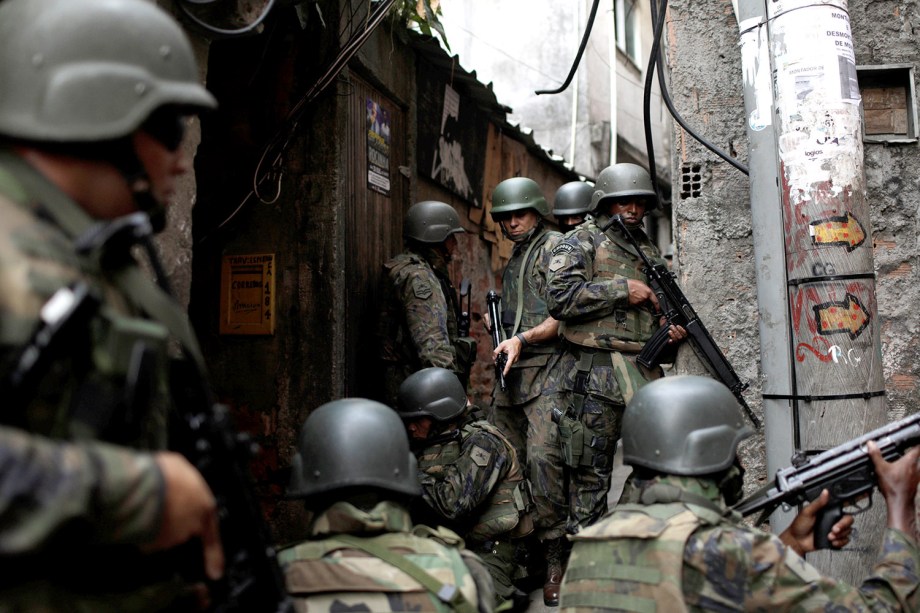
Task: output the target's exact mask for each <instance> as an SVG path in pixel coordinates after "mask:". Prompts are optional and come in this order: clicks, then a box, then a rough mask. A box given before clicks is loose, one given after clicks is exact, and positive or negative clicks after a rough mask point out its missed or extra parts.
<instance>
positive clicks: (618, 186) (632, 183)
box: [591, 164, 658, 211]
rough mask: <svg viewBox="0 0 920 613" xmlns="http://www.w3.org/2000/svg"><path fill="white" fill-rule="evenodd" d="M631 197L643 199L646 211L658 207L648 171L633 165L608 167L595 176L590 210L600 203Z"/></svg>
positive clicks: (594, 209) (656, 196) (595, 208)
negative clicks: (595, 181) (595, 180)
mask: <svg viewBox="0 0 920 613" xmlns="http://www.w3.org/2000/svg"><path fill="white" fill-rule="evenodd" d="M632 196H642V197H644V198H645V201H646V204H645V208H646V210H650V209H654V208H655V207H656V206H658V194H656V193H655V187H654V186H653V185H652V178H651V177H650V176H649V174H648V171H646V170H645V169H644V168H642V167H641V166H636V165H635V164H614V165H613V166H608V167H607V168H605V169H604V170H602V171H601V174H599V175H598V176H597V183H596V184H595V185H594V194H593V195H592V196H591V210H592V211H596V210H597V207H598V206H600V205H601V204H602V203H607V202H611V201H616V200H622V199H624V198H629V197H632Z"/></svg>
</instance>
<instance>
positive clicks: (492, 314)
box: [486, 289, 508, 391]
mask: <svg viewBox="0 0 920 613" xmlns="http://www.w3.org/2000/svg"><path fill="white" fill-rule="evenodd" d="M486 304H488V306H489V320H490V322H489V323H490V324H491V330H490V333H491V334H492V348H493V349H495V348H496V347H498V346H499V345H501V343H502V341H503V340H505V339H504V336H505V331H504V330H503V329H502V297H501V296H499V295H498V294H497V293H496V292H495V290H493V289H490V290H489V293H488V294H486ZM507 363H508V354H507V353H505V352H504V351H503V352H501V353H499V354H498V357H497V358H496V359H495V378H496V379H497V380H498V385H499V387H501V389H502V391H505V390H506V389H507V385H506V384H505V365H506V364H507Z"/></svg>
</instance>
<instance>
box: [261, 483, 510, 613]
mask: <svg viewBox="0 0 920 613" xmlns="http://www.w3.org/2000/svg"><path fill="white" fill-rule="evenodd" d="M339 534H349V535H354V536H358V537H360V538H362V539H364V540H367V541H370V542H372V543H374V544H376V545H377V546H380V547H385V548H386V549H389V550H390V551H393V552H397V553H398V555H401V556H404V557H405V558H407V559H409V560H410V561H411V562H413V563H414V564H415V565H417V566H419V567H421V568H422V569H424V570H425V571H426V572H427V573H428V574H430V575H431V576H433V577H434V578H435V579H437V580H438V581H439V582H440V583H441V584H442V585H444V586H456V587H457V588H459V589H460V591H461V593H462V594H463V596H464V598H465V599H466V601H467V602H469V603H471V604H472V605H473V606H476V607H478V609H479V610H480V611H489V610H491V607H492V602H493V597H494V596H493V593H492V580H491V577H489V574H488V571H487V570H486V569H485V567H484V566H483V564H482V562H481V560H479V558H478V557H477V556H476V555H475V554H473V553H471V552H469V551H467V550H465V549H463V541H462V540H461V539H460V537H459V536H457V535H456V534H454V533H453V532H451V531H450V530H447V529H446V528H439V529H437V530H433V529H431V528H428V527H426V526H415V527H413V526H412V522H411V521H410V519H409V513H408V511H406V510H405V509H404V508H403V507H401V506H399V505H398V504H396V503H394V502H388V501H384V502H381V503H379V504H377V506H375V507H374V508H373V509H371V510H369V511H362V510H360V509H358V508H357V507H355V506H353V505H351V504H349V503H347V502H337V503H335V504H333V505H332V506H331V507H329V508H328V509H326V510H325V511H324V512H323V513H321V514H320V515H318V516H317V517H315V518H314V519H313V521H312V522H311V525H310V532H309V539H310V540H307V541H304V542H302V543H299V544H297V545H293V546H290V547H287V548H285V549H282V550H281V551H280V552H279V553H278V558H279V561H280V562H281V564H282V565H283V567H284V572H285V581H286V583H287V588H288V592H289V593H290V594H291V595H292V596H293V597H294V599H295V607H296V608H297V611H299V612H300V613H304V612H311V613H312V612H313V611H350V610H355V611H451V610H452V609H451V607H450V606H448V605H447V604H446V603H444V602H442V601H441V600H439V599H438V598H437V597H436V596H435V595H434V594H432V593H431V592H429V591H428V590H427V589H426V588H424V587H423V586H422V585H421V584H420V583H419V582H418V581H416V580H415V579H413V578H412V577H411V576H409V575H408V574H406V573H405V572H403V571H402V570H399V569H398V568H396V567H395V566H393V565H392V564H390V563H388V562H385V561H384V560H382V559H380V558H377V557H374V556H371V555H370V554H368V553H366V552H364V551H361V550H357V549H354V548H353V547H349V546H348V545H347V544H345V543H343V542H341V541H337V540H336V535H339Z"/></svg>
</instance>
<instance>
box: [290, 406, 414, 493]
mask: <svg viewBox="0 0 920 613" xmlns="http://www.w3.org/2000/svg"><path fill="white" fill-rule="evenodd" d="M417 471H418V465H417V463H416V460H415V456H413V455H412V453H410V451H409V439H408V437H407V435H406V430H405V428H404V427H403V424H402V421H401V420H400V419H399V417H398V416H397V415H396V413H394V412H393V409H391V408H390V407H388V406H386V405H385V404H381V403H379V402H376V401H374V400H366V399H364V398H345V399H342V400H334V401H332V402H327V403H326V404H324V405H322V406H320V407H319V408H317V409H316V410H315V411H313V412H312V413H310V416H309V417H307V420H306V421H305V422H304V424H303V428H302V429H301V431H300V440H299V444H298V452H297V454H296V455H295V456H294V464H293V466H292V467H291V484H290V486H289V487H288V497H289V498H310V497H312V496H316V495H318V494H327V493H329V492H335V491H336V490H341V489H346V488H352V487H355V486H358V487H374V488H378V489H381V490H386V491H389V492H395V493H397V494H407V495H410V496H416V495H418V494H420V493H421V490H420V487H419V483H418V476H417Z"/></svg>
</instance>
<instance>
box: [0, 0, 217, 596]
mask: <svg viewBox="0 0 920 613" xmlns="http://www.w3.org/2000/svg"><path fill="white" fill-rule="evenodd" d="M0 83H2V84H3V96H0V138H2V143H0V262H2V264H0V288H2V291H0V322H2V325H0V381H2V383H0V385H2V388H3V391H4V399H5V401H4V405H3V410H2V411H0V422H2V423H4V424H6V425H7V426H10V427H9V428H3V429H2V434H0V438H2V443H0V464H2V466H3V475H2V481H3V485H2V486H0V516H2V521H0V524H2V528H0V560H2V562H3V568H4V572H3V573H2V576H0V609H3V610H38V609H40V610H43V611H44V610H49V611H51V610H66V611H148V610H149V611H153V610H156V611H160V610H163V609H165V608H166V607H167V606H170V605H174V606H175V605H176V604H177V602H179V601H183V600H185V599H186V598H187V597H188V592H189V590H188V588H189V587H190V586H188V585H187V582H186V581H184V580H182V579H181V578H179V576H178V574H177V572H176V568H175V567H174V564H175V560H174V561H173V562H172V563H168V564H163V565H162V566H161V565H154V563H153V560H151V558H150V557H149V556H146V553H147V552H150V551H153V550H159V549H164V548H170V547H174V546H175V545H177V544H179V543H182V542H185V541H187V540H189V539H191V538H199V539H200V540H201V542H202V543H203V545H204V553H205V571H206V572H207V574H208V575H209V576H210V577H212V578H218V577H219V576H220V575H221V573H222V572H223V554H222V551H221V546H220V541H219V537H218V534H217V515H216V505H215V500H214V496H213V495H212V493H211V491H210V489H209V488H208V486H207V485H206V484H205V482H204V480H203V478H202V477H201V475H200V474H199V473H198V472H197V471H196V470H195V469H194V468H193V467H192V466H191V465H190V464H189V463H188V462H187V461H186V460H185V459H184V458H182V457H181V456H180V455H178V454H174V453H170V452H166V451H159V450H161V449H163V448H164V446H165V445H166V443H167V440H166V422H167V413H168V412H169V411H171V410H172V408H173V403H174V400H178V399H174V398H173V393H174V391H175V386H174V381H173V380H172V379H171V378H170V374H169V373H170V363H171V362H173V361H174V360H175V359H176V357H175V356H174V355H173V354H172V353H170V352H168V347H170V346H171V344H172V343H178V344H179V345H181V346H182V348H183V349H184V350H185V352H186V353H187V354H188V355H190V356H192V357H191V359H195V360H197V361H198V366H199V368H203V365H202V364H201V360H200V358H201V356H200V353H199V351H198V347H197V343H196V341H195V339H194V336H193V335H192V334H191V330H190V326H189V324H188V320H187V319H186V317H185V314H184V313H183V312H182V310H181V309H180V308H179V307H178V305H176V304H175V303H174V302H173V301H172V299H171V298H170V297H169V296H168V295H167V294H166V293H165V292H163V291H161V290H160V289H159V288H158V287H156V286H155V285H154V284H153V283H151V282H150V281H149V279H148V278H147V277H146V275H145V273H143V272H142V270H141V268H140V267H139V266H138V263H137V262H136V261H135V260H134V258H133V257H132V256H131V253H130V252H129V248H130V247H131V246H132V245H133V243H134V242H135V241H134V239H137V238H142V239H146V240H149V239H150V236H149V233H150V231H152V230H153V228H154V227H155V226H159V225H161V224H162V222H164V221H165V216H164V213H165V209H164V206H165V204H166V203H167V201H168V199H169V197H170V196H171V195H172V193H173V191H174V186H175V181H176V179H177V178H178V176H179V175H181V174H183V173H184V172H185V171H187V170H188V168H189V162H188V159H187V154H186V152H185V151H184V150H183V148H182V146H181V144H182V140H183V138H182V137H183V128H184V126H185V122H186V121H187V118H186V115H190V114H194V113H195V112H197V111H198V110H201V109H207V108H212V107H214V106H215V101H214V98H213V97H212V96H211V95H210V94H209V93H208V92H207V91H206V90H205V89H204V87H202V85H201V84H200V82H199V81H198V69H197V67H196V64H195V58H194V54H193V52H192V49H191V46H190V44H189V41H188V40H187V39H186V37H185V34H184V33H183V32H182V30H181V28H180V27H179V26H178V25H177V24H176V22H175V21H174V20H173V19H172V18H171V17H170V16H169V15H168V14H166V13H165V12H164V11H162V9H159V8H158V7H157V6H156V5H154V4H151V3H149V2H143V1H141V0H4V1H3V2H2V3H0ZM157 221H158V222H160V223H159V224H158V223H156V222H157ZM152 222H153V223H152ZM119 228H121V229H122V230H125V231H121V232H119V231H118V229H119ZM113 237H114V238H113ZM108 238H112V240H107V239H108ZM115 243H118V244H115ZM151 257H153V256H151ZM52 296H53V297H54V298H53V301H52ZM81 296H87V297H88V300H87V302H85V303H81V304H86V305H89V306H88V307H87V308H86V309H85V310H81V311H80V315H79V317H76V318H75V321H73V322H72V323H73V327H74V330H73V332H72V334H70V335H69V336H68V337H67V338H66V340H64V342H63V343H60V345H59V346H58V347H54V346H53V345H49V346H47V347H43V349H42V351H41V352H39V353H28V354H26V353H25V352H24V349H25V348H26V346H29V344H30V343H31V342H32V341H31V337H32V335H33V331H35V330H37V329H38V328H39V327H40V326H42V325H43V324H45V323H47V322H51V321H54V320H55V318H56V317H58V316H59V315H61V313H63V312H65V311H62V310H59V309H60V307H62V306H65V305H72V304H75V303H76V301H77V300H78V299H79V297H81ZM96 301H98V303H97V302H96ZM52 303H53V306H54V307H55V308H52ZM96 304H97V306H94V305H96ZM45 306H47V308H45ZM31 346H32V347H36V346H37V345H34V344H32V345H31ZM37 355H40V356H41V357H40V358H39V359H34V358H36V356H37ZM141 356H143V358H144V359H140V358H141ZM24 358H28V359H24ZM186 369H187V365H186ZM66 441H72V443H70V442H66ZM102 441H105V442H102ZM166 560H168V558H164V559H163V560H161V562H163V561H166Z"/></svg>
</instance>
